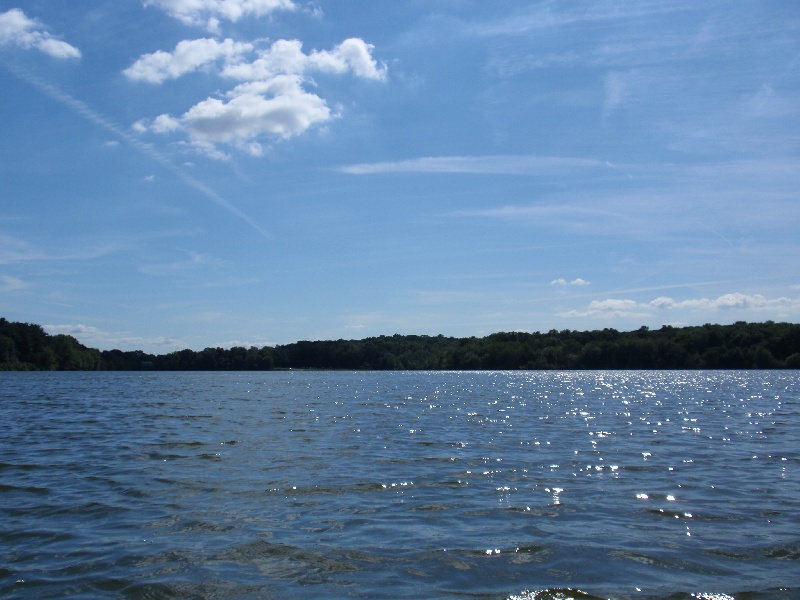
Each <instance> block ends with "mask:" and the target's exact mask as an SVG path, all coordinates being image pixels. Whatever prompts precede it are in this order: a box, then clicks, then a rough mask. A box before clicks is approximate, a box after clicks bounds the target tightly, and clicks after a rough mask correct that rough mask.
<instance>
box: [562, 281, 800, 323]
mask: <svg viewBox="0 0 800 600" xmlns="http://www.w3.org/2000/svg"><path fill="white" fill-rule="evenodd" d="M556 281H559V280H556ZM554 283H555V282H554ZM654 310H655V311H663V310H669V311H679V310H684V311H694V312H716V311H732V310H736V311H750V312H753V313H763V312H765V311H773V312H774V313H775V314H774V316H771V317H770V318H778V317H779V316H780V315H782V314H786V313H787V311H792V312H796V311H800V298H787V297H785V296H781V297H779V298H771V299H770V298H767V297H765V296H762V295H761V294H752V295H748V294H741V293H739V292H734V293H731V294H723V295H722V296H719V297H718V298H713V299H712V298H690V299H687V300H679V301H678V300H674V299H672V298H669V297H666V296H660V297H658V298H655V299H654V300H651V301H650V302H644V303H638V302H636V301H634V300H629V299H624V300H620V299H606V300H595V301H593V302H591V303H590V304H589V306H588V307H587V308H586V310H584V311H576V310H572V311H569V312H566V313H561V316H570V317H609V316H613V317H642V318H643V317H651V316H653V311H654ZM760 318H763V314H762V315H760Z"/></svg>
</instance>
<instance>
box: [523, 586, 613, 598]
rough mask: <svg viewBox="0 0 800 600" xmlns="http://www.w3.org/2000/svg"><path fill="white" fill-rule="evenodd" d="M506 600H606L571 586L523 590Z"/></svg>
mask: <svg viewBox="0 0 800 600" xmlns="http://www.w3.org/2000/svg"><path fill="white" fill-rule="evenodd" d="M508 600H606V599H605V598H601V597H600V596H594V595H592V594H589V593H587V592H582V591H581V590H573V589H571V588H561V589H546V590H535V591H530V590H525V591H524V592H522V593H520V594H518V595H514V596H509V597H508Z"/></svg>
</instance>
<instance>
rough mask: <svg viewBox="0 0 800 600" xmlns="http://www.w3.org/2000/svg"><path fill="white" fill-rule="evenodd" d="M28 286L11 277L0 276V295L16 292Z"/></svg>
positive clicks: (26, 283) (25, 282) (24, 282)
mask: <svg viewBox="0 0 800 600" xmlns="http://www.w3.org/2000/svg"><path fill="white" fill-rule="evenodd" d="M29 285H30V284H29V283H28V282H27V281H22V280H21V279H18V278H16V277H12V276H11V275H0V293H2V292H16V291H17V290H22V289H25V288H26V287H28V286H29Z"/></svg>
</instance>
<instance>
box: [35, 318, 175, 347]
mask: <svg viewBox="0 0 800 600" xmlns="http://www.w3.org/2000/svg"><path fill="white" fill-rule="evenodd" d="M42 327H43V329H44V330H45V331H46V332H47V333H49V334H50V335H59V334H64V335H71V336H72V337H74V338H75V339H77V340H78V341H79V342H80V343H81V344H84V345H85V346H88V347H90V348H99V349H100V350H112V349H134V348H135V349H144V350H146V351H150V352H153V351H159V352H164V351H170V350H179V349H181V348H186V343H185V342H183V341H182V340H180V339H177V338H171V337H163V336H162V337H154V338H144V337H139V336H131V335H130V334H128V333H127V332H111V331H102V330H100V329H98V328H97V327H93V326H91V325H82V324H80V323H78V324H72V325H42Z"/></svg>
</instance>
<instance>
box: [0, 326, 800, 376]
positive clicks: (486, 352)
mask: <svg viewBox="0 0 800 600" xmlns="http://www.w3.org/2000/svg"><path fill="white" fill-rule="evenodd" d="M798 368H800V325H798V324H793V323H774V322H772V321H767V322H765V323H746V322H743V321H740V322H737V323H734V324H733V325H711V324H706V325H702V326H697V327H671V326H668V325H665V326H664V327H662V328H660V329H657V330H650V329H648V328H647V327H642V328H640V329H638V330H636V331H628V332H622V331H617V330H615V329H602V330H595V331H571V330H569V329H565V330H562V331H556V330H551V331H549V332H547V333H539V332H536V333H521V332H511V333H495V334H492V335H488V336H486V337H480V338H478V337H469V338H454V337H445V336H442V335H438V336H427V335H399V334H396V335H392V336H379V337H371V338H366V339H363V340H335V341H300V342H295V343H292V344H285V345H279V346H274V347H272V346H264V347H263V348H256V347H250V348H244V347H234V348H230V349H225V348H206V349H205V350H200V351H195V350H188V349H187V350H180V351H177V352H170V353H168V354H160V355H154V354H148V353H145V352H142V351H141V350H135V351H122V350H104V351H100V350H97V349H94V348H87V347H86V346H84V345H82V344H81V343H80V342H78V340H76V339H75V338H74V337H72V336H69V335H63V334H61V335H50V334H48V333H46V332H45V331H44V329H43V328H42V327H41V326H39V325H34V324H30V323H15V322H9V321H7V320H6V319H3V318H0V370H4V371H21V370H38V371H93V370H109V371H140V370H157V371H223V370H224V371H269V370H273V369H346V370H502V369H798Z"/></svg>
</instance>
